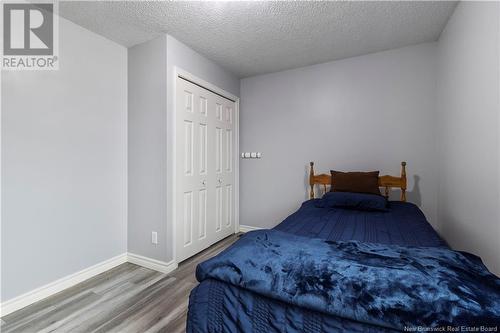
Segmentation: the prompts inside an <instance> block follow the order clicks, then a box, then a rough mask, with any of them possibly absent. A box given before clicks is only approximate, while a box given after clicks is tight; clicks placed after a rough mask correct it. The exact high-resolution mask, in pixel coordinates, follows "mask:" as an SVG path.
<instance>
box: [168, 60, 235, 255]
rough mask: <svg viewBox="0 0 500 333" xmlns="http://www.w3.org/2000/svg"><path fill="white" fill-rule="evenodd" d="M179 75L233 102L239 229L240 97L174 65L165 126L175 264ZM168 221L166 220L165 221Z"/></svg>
mask: <svg viewBox="0 0 500 333" xmlns="http://www.w3.org/2000/svg"><path fill="white" fill-rule="evenodd" d="M178 77H180V78H183V79H186V80H188V81H191V82H193V83H195V84H197V85H199V86H201V87H203V88H205V89H208V90H211V91H212V92H214V93H216V94H219V95H221V96H223V97H225V98H227V99H230V100H232V101H234V103H235V110H234V119H235V124H234V126H235V128H234V130H235V142H234V146H235V154H234V157H233V158H234V161H233V163H234V164H233V165H234V177H235V180H234V192H235V193H234V214H235V215H234V219H235V225H234V233H238V232H239V230H240V163H239V162H240V159H239V158H240V98H239V97H237V96H235V95H233V94H231V93H229V92H227V91H225V90H224V89H221V88H219V87H217V86H216V85H214V84H212V83H210V82H207V81H205V80H203V79H200V78H199V77H197V76H195V75H193V74H191V73H189V72H187V71H185V70H183V69H182V68H179V67H178V66H174V70H173V78H172V84H173V90H171V91H172V99H173V100H172V104H170V105H172V108H173V110H171V112H172V114H171V116H172V118H170V119H171V122H172V125H171V126H170V127H167V128H170V129H171V131H172V132H171V136H170V138H171V141H170V144H171V146H170V152H171V154H172V155H171V156H172V161H173V163H172V167H171V170H170V175H171V177H172V192H171V193H172V196H171V199H170V200H171V208H172V214H171V216H172V240H173V243H172V245H173V252H172V253H173V262H174V263H175V264H178V261H177V239H176V238H177V237H176V235H177V223H176V221H177V211H176V210H177V209H176V207H177V202H176V200H177V198H176V193H177V179H176V175H177V173H176V172H177V170H176V157H177V142H176V136H177V126H176V124H177V112H176V111H177V110H176V108H177V100H176V98H177V96H176V95H177V78H178ZM167 222H168V221H167Z"/></svg>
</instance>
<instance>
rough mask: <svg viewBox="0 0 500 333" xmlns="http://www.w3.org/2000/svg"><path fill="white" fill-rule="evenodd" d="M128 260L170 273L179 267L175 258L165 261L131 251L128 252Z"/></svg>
mask: <svg viewBox="0 0 500 333" xmlns="http://www.w3.org/2000/svg"><path fill="white" fill-rule="evenodd" d="M127 261H128V262H130V263H132V264H136V265H139V266H142V267H146V268H149V269H152V270H155V271H158V272H161V273H165V274H168V273H170V272H172V271H173V270H174V269H176V268H177V263H176V262H175V261H173V260H171V261H169V262H164V261H160V260H156V259H152V258H148V257H144V256H141V255H138V254H135V253H130V252H129V253H127Z"/></svg>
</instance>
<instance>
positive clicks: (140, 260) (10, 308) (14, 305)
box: [0, 253, 177, 317]
mask: <svg viewBox="0 0 500 333" xmlns="http://www.w3.org/2000/svg"><path fill="white" fill-rule="evenodd" d="M126 262H130V263H132V264H136V265H139V266H142V267H146V268H149V269H153V270H155V271H158V272H161V273H165V274H168V273H170V272H172V271H173V270H174V269H176V268H177V263H175V262H174V261H173V260H172V261H170V262H163V261H160V260H156V259H152V258H148V257H144V256H140V255H138V254H134V253H123V254H120V255H118V256H116V257H113V258H111V259H108V260H105V261H103V262H100V263H98V264H96V265H94V266H91V267H88V268H85V269H83V270H81V271H79V272H76V273H74V274H71V275H68V276H65V277H63V278H61V279H59V280H56V281H54V282H51V283H49V284H46V285H45V286H42V287H39V288H36V289H34V290H32V291H29V292H27V293H25V294H22V295H19V296H17V297H14V298H12V299H9V300H7V301H5V302H3V303H1V304H0V317H3V316H5V315H8V314H9V313H12V312H14V311H17V310H19V309H22V308H24V307H26V306H28V305H30V304H33V303H35V302H38V301H41V300H42V299H44V298H47V297H49V296H52V295H54V294H57V293H58V292H61V291H63V290H64V289H67V288H70V287H73V286H74V285H76V284H78V283H80V282H83V281H85V280H87V279H90V278H92V277H94V276H96V275H98V274H101V273H104V272H105V271H107V270H110V269H111V268H113V267H116V266H118V265H121V264H124V263H126Z"/></svg>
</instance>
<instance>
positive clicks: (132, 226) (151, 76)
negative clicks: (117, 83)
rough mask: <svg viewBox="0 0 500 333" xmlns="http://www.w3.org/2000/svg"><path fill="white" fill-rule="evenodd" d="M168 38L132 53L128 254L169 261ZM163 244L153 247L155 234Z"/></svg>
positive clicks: (129, 108) (160, 39) (156, 40)
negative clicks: (152, 237)
mask: <svg viewBox="0 0 500 333" xmlns="http://www.w3.org/2000/svg"><path fill="white" fill-rule="evenodd" d="M166 57H167V38H166V36H160V37H158V38H156V39H154V40H152V41H149V42H146V43H143V44H140V45H137V46H134V47H131V48H129V50H128V89H129V90H128V127H129V129H128V193H129V195H128V199H129V200H128V204H129V206H128V251H129V252H132V253H135V254H140V255H143V256H146V257H149V258H154V259H158V260H166V259H167V253H169V251H170V250H169V247H168V244H167V223H166V221H167V195H166V192H167V181H166V177H167V149H166V142H167V130H166V128H167V62H166ZM152 231H156V232H157V233H158V244H157V245H154V244H152V243H151V232H152Z"/></svg>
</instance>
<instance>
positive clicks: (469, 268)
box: [188, 230, 500, 330]
mask: <svg viewBox="0 0 500 333" xmlns="http://www.w3.org/2000/svg"><path fill="white" fill-rule="evenodd" d="M196 276H197V279H198V280H199V281H200V282H201V281H204V280H210V281H213V280H217V281H223V282H225V283H227V284H230V285H231V286H232V288H234V287H235V288H236V289H238V290H244V291H249V292H252V293H256V294H258V295H259V296H262V297H266V298H269V299H272V300H274V301H278V302H284V303H287V304H292V305H294V306H298V307H301V308H303V309H305V310H311V311H313V312H319V313H323V314H326V315H332V316H336V317H340V318H344V319H346V320H351V321H356V322H362V323H366V324H369V325H374V326H375V327H381V328H382V327H385V328H392V329H397V330H403V329H404V328H405V327H406V328H408V327H417V326H423V327H439V326H446V325H467V326H496V325H500V279H498V278H497V277H495V276H494V275H493V274H491V273H490V272H488V270H487V269H486V267H485V266H484V265H483V264H482V263H481V261H480V260H479V259H478V258H477V257H474V256H472V255H468V254H464V253H461V252H457V251H452V250H449V249H447V248H439V247H405V246H397V245H384V244H374V243H361V242H358V241H328V240H321V239H311V238H305V237H300V236H295V235H291V234H288V233H283V232H280V231H276V230H262V231H255V232H251V233H247V234H246V235H244V236H243V237H242V238H241V239H240V240H239V241H238V242H237V243H235V244H234V245H233V246H232V247H230V248H228V249H227V250H225V251H223V252H222V253H221V254H219V255H218V256H216V257H214V258H212V259H209V260H207V261H205V262H204V263H202V264H200V265H199V266H198V268H197V272H196ZM221 315H222V314H221ZM188 325H189V322H188ZM188 329H189V327H188Z"/></svg>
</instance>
